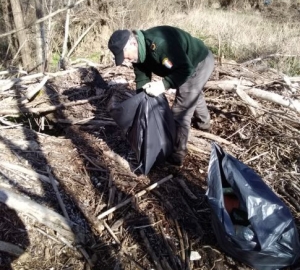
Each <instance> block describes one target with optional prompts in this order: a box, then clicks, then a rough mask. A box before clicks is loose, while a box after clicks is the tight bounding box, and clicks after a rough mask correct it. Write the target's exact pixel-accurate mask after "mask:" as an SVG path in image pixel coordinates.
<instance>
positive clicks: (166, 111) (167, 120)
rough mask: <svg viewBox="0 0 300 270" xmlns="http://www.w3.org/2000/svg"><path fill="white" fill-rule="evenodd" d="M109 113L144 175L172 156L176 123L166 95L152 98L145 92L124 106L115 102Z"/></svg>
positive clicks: (125, 102) (124, 103)
mask: <svg viewBox="0 0 300 270" xmlns="http://www.w3.org/2000/svg"><path fill="white" fill-rule="evenodd" d="M109 112H110V114H111V116H112V118H113V119H114V120H115V122H116V123H117V124H118V126H119V127H120V128H121V129H122V130H123V132H124V133H125V135H126V138H127V140H128V142H129V144H130V146H131V149H132V150H133V151H134V152H135V154H136V158H137V161H138V163H139V169H140V171H141V172H142V173H143V174H148V173H149V171H150V169H151V168H152V166H153V165H154V164H155V163H160V162H164V161H165V159H166V158H167V157H168V156H169V155H170V154H171V153H172V150H173V145H174V141H175V122H174V119H173V115H172V111H171V109H170V107H169V104H168V101H167V99H166V97H165V96H164V95H160V96H158V97H150V96H148V95H147V94H146V93H145V92H141V93H139V94H137V95H134V96H133V97H131V98H129V99H127V100H125V101H123V102H121V103H112V104H111V105H110V106H109Z"/></svg>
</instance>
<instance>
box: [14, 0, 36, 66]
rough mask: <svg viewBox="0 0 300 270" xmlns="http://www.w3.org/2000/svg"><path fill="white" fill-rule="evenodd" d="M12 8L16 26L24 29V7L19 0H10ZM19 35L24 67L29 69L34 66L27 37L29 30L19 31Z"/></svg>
mask: <svg viewBox="0 0 300 270" xmlns="http://www.w3.org/2000/svg"><path fill="white" fill-rule="evenodd" d="M10 3H11V9H12V13H13V17H14V22H15V26H16V28H17V29H22V28H24V27H25V23H24V18H23V13H22V8H21V4H20V1H19V0H10ZM17 37H18V41H19V47H21V57H22V62H23V67H24V69H25V70H28V69H30V68H31V66H32V61H31V56H30V52H31V51H30V46H29V43H28V39H27V31H26V30H24V31H19V32H17Z"/></svg>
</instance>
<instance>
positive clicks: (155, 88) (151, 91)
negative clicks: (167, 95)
mask: <svg viewBox="0 0 300 270" xmlns="http://www.w3.org/2000/svg"><path fill="white" fill-rule="evenodd" d="M143 89H144V90H145V92H146V93H147V94H148V95H149V96H152V97H157V96H159V95H160V94H162V93H164V92H165V90H166V89H165V86H164V84H163V82H162V81H158V82H149V83H146V84H145V85H144V86H143Z"/></svg>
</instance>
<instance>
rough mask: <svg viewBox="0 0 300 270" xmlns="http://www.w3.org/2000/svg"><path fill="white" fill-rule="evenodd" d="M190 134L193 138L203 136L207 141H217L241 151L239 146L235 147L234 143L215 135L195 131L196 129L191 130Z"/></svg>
mask: <svg viewBox="0 0 300 270" xmlns="http://www.w3.org/2000/svg"><path fill="white" fill-rule="evenodd" d="M190 133H191V135H192V136H195V137H197V136H202V137H204V138H206V139H210V140H212V141H216V142H218V143H220V144H226V145H230V146H232V147H234V148H236V149H240V147H238V146H237V145H235V144H234V143H232V142H230V141H227V140H226V139H223V138H221V137H219V136H217V135H214V134H211V133H209V132H204V131H201V130H195V129H191V130H190Z"/></svg>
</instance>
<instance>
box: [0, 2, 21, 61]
mask: <svg viewBox="0 0 300 270" xmlns="http://www.w3.org/2000/svg"><path fill="white" fill-rule="evenodd" d="M1 7H2V15H3V20H4V25H5V31H6V32H9V31H11V30H12V29H13V26H12V20H11V17H10V16H9V14H11V11H10V9H9V2H8V0H1ZM7 42H8V47H9V50H8V51H10V53H11V55H15V54H16V52H17V49H16V48H17V46H16V44H15V42H16V40H14V38H13V36H8V37H7ZM6 57H7V55H6V56H5V59H4V61H5V60H6Z"/></svg>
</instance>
